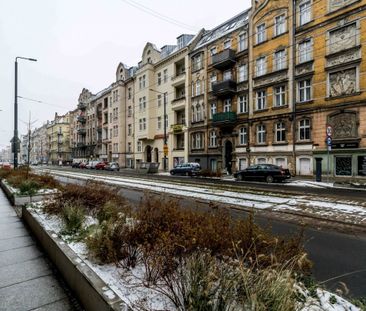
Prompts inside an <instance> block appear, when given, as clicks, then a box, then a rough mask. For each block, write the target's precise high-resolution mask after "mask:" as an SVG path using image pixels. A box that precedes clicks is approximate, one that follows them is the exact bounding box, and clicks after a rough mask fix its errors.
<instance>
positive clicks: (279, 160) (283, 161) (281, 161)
mask: <svg viewBox="0 0 366 311" xmlns="http://www.w3.org/2000/svg"><path fill="white" fill-rule="evenodd" d="M276 165H277V166H280V167H282V168H286V166H287V165H286V159H285V158H276Z"/></svg>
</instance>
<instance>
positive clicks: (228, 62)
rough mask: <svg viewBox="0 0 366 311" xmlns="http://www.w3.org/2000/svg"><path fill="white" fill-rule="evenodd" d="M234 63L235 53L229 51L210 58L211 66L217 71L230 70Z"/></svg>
mask: <svg viewBox="0 0 366 311" xmlns="http://www.w3.org/2000/svg"><path fill="white" fill-rule="evenodd" d="M235 63H236V60H235V51H234V50H231V49H226V50H223V51H222V52H220V53H217V54H215V55H213V56H212V66H213V67H214V68H216V69H219V70H224V69H228V68H231V67H232V66H234V65H235Z"/></svg>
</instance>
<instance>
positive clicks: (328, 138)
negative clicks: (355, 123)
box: [327, 136, 332, 146]
mask: <svg viewBox="0 0 366 311" xmlns="http://www.w3.org/2000/svg"><path fill="white" fill-rule="evenodd" d="M327 145H328V146H332V137H330V136H328V137H327Z"/></svg>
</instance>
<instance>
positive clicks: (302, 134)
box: [299, 119, 310, 141]
mask: <svg viewBox="0 0 366 311" xmlns="http://www.w3.org/2000/svg"><path fill="white" fill-rule="evenodd" d="M299 140H300V141H303V140H310V120H309V119H304V120H301V121H300V122H299Z"/></svg>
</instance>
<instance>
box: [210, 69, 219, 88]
mask: <svg viewBox="0 0 366 311" xmlns="http://www.w3.org/2000/svg"><path fill="white" fill-rule="evenodd" d="M216 81H217V76H216V73H213V74H212V75H211V77H210V85H209V89H210V91H212V85H213V84H215V83H216Z"/></svg>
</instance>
